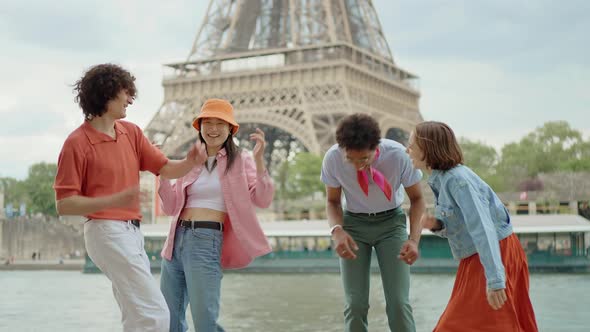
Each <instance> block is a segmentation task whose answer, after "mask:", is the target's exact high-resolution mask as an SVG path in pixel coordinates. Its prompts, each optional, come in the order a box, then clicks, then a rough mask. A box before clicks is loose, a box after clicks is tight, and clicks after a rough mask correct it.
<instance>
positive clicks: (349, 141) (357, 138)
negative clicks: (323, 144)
mask: <svg viewBox="0 0 590 332" xmlns="http://www.w3.org/2000/svg"><path fill="white" fill-rule="evenodd" d="M380 139H381V130H380V129H379V124H378V123H377V120H375V119H374V118H373V117H371V116H370V115H367V114H361V113H355V114H351V115H349V116H347V117H345V118H343V119H342V120H340V122H339V123H338V127H337V128H336V142H337V143H338V145H339V146H340V147H341V148H344V149H347V150H358V151H360V150H374V149H376V148H377V145H379V140H380Z"/></svg>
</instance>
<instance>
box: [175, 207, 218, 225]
mask: <svg viewBox="0 0 590 332" xmlns="http://www.w3.org/2000/svg"><path fill="white" fill-rule="evenodd" d="M225 216H226V213H225V212H222V211H217V210H213V209H206V208H184V209H183V210H182V213H180V219H181V220H193V221H217V222H220V223H223V221H224V220H225Z"/></svg>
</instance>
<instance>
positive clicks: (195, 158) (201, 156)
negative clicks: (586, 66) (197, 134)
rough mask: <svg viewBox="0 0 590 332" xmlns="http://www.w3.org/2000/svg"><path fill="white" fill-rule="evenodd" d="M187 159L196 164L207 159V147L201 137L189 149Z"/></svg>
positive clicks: (202, 162) (200, 163)
mask: <svg viewBox="0 0 590 332" xmlns="http://www.w3.org/2000/svg"><path fill="white" fill-rule="evenodd" d="M186 159H187V160H190V161H191V162H192V163H193V164H194V165H195V166H197V165H202V164H204V163H205V161H206V160H207V148H206V146H205V144H204V143H203V142H201V140H200V139H198V140H197V142H196V143H195V144H193V146H192V147H191V149H190V150H189V151H188V154H187V155H186Z"/></svg>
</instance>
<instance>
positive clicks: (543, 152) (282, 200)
mask: <svg viewBox="0 0 590 332" xmlns="http://www.w3.org/2000/svg"><path fill="white" fill-rule="evenodd" d="M459 143H460V145H461V148H462V150H463V154H464V159H465V165H467V166H469V167H471V168H472V169H473V170H474V171H475V172H476V173H477V174H479V175H480V176H481V177H482V178H483V179H484V180H485V181H486V182H487V183H489V184H490V186H491V187H492V188H493V189H494V190H496V191H497V192H510V191H535V190H542V189H543V183H541V182H540V180H539V175H540V174H553V173H554V174H574V173H576V174H585V173H584V172H590V140H584V137H583V135H582V133H581V132H580V131H578V130H575V129H572V128H571V127H570V125H569V124H568V123H567V122H565V121H554V122H547V123H545V124H544V125H543V126H541V127H538V128H536V129H535V130H534V131H532V132H530V133H528V134H527V135H525V136H524V137H523V138H522V139H521V140H520V141H518V142H512V143H508V144H506V145H504V146H503V147H502V148H501V149H500V151H496V149H494V148H493V147H492V146H490V145H487V144H485V143H482V142H481V141H476V140H469V139H465V138H460V139H459ZM321 167H322V156H318V155H314V154H311V153H307V152H302V153H298V154H296V155H295V156H294V157H293V158H291V159H289V160H285V161H284V162H283V163H282V164H281V165H280V166H279V167H278V168H277V169H275V170H273V172H272V173H273V178H274V181H275V185H276V189H277V191H276V194H275V201H276V202H277V204H278V205H279V207H280V208H283V207H286V206H287V205H289V203H292V202H294V201H297V200H300V199H305V198H310V197H313V195H318V193H319V195H322V194H323V192H324V185H323V183H322V182H321V181H320V175H319V174H320V171H321ZM56 170H57V166H56V164H52V163H45V162H42V163H37V164H34V165H32V166H31V167H30V168H29V173H28V176H27V178H26V179H24V180H17V179H15V178H11V177H1V178H0V189H2V191H3V192H4V205H5V206H6V205H7V204H12V205H13V206H14V207H16V208H17V209H18V207H19V206H20V204H22V203H24V204H26V206H27V213H28V214H36V213H42V214H44V215H47V216H56V215H57V213H56V211H55V201H54V199H55V196H54V192H53V187H52V186H53V181H54V178H55V174H56ZM561 177H563V176H562V175H560V176H559V178H561ZM564 185H565V184H564Z"/></svg>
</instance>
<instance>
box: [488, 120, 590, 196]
mask: <svg viewBox="0 0 590 332" xmlns="http://www.w3.org/2000/svg"><path fill="white" fill-rule="evenodd" d="M589 167H590V144H589V143H588V142H585V141H584V140H583V137H582V134H581V133H580V132H579V131H577V130H575V129H572V128H571V127H570V126H569V124H568V123H567V122H565V121H554V122H547V123H545V124H544V125H543V126H542V127H539V128H537V129H536V130H535V131H533V132H531V133H529V134H528V135H526V136H525V137H523V138H522V139H521V140H520V142H518V143H510V144H506V145H505V146H504V147H503V148H502V159H501V162H500V163H499V164H498V168H497V170H498V173H499V174H504V175H505V176H506V178H507V180H508V182H509V183H512V184H514V185H518V184H519V183H521V182H523V181H525V180H527V179H535V178H537V177H538V175H539V174H540V173H552V172H557V171H587V170H590V168H589ZM512 189H516V188H512Z"/></svg>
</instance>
